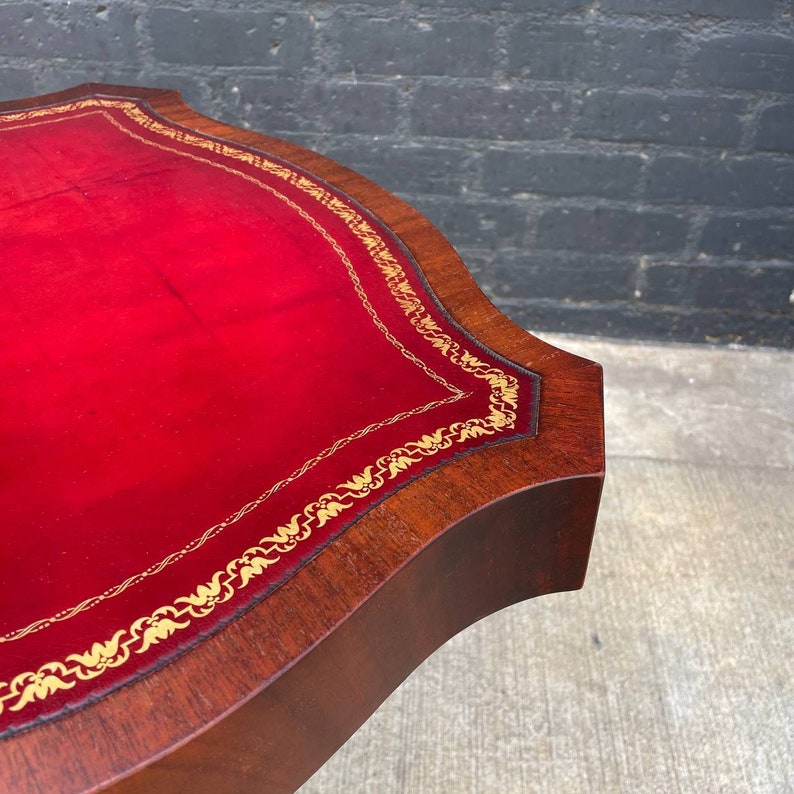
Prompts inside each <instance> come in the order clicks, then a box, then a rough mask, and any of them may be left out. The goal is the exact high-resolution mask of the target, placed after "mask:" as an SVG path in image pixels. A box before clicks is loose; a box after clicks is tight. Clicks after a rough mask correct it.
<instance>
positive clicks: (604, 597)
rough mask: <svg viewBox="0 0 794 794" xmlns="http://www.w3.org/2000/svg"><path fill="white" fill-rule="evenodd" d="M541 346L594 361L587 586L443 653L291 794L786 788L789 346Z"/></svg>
mask: <svg viewBox="0 0 794 794" xmlns="http://www.w3.org/2000/svg"><path fill="white" fill-rule="evenodd" d="M543 336H544V338H546V339H548V340H549V341H551V342H552V343H553V344H556V345H558V346H559V347H564V348H566V349H568V350H571V351H572V352H575V353H579V354H580V355H584V356H586V357H588V358H592V359H594V360H596V361H599V362H600V363H601V364H603V366H604V374H605V402H606V433H607V480H606V485H605V489H604V496H603V500H602V507H601V513H600V517H599V522H598V527H597V530H596V538H595V543H594V546H593V552H592V556H591V561H590V570H589V574H588V579H587V582H586V584H585V587H584V589H583V590H582V591H581V592H578V593H563V594H555V595H552V596H545V597H543V598H539V599H535V600H532V601H528V602H525V603H523V604H518V605H516V606H514V607H510V608H509V609H506V610H504V611H503V612H501V613H498V614H496V615H493V616H491V617H489V618H486V619H485V620H483V621H481V622H480V623H478V624H476V625H475V626H472V627H471V628H469V629H467V630H466V631H464V632H462V633H461V634H460V635H458V636H457V637H455V638H454V639H453V640H452V641H451V642H449V643H448V644H447V645H446V646H444V647H443V648H441V649H440V650H439V651H438V652H437V653H436V654H434V655H433V656H432V657H431V658H430V659H429V660H428V661H427V662H425V663H424V664H423V665H422V666H421V667H420V668H419V669H418V670H417V671H416V672H415V673H414V674H413V675H411V676H410V677H409V679H408V680H407V681H406V682H405V683H404V684H403V685H402V686H401V687H400V688H399V689H398V691H397V692H395V693H394V694H393V695H392V696H391V697H390V698H389V699H388V700H387V701H386V703H384V704H383V706H382V707H381V708H380V709H379V710H378V711H377V712H376V713H375V714H374V715H373V717H372V718H371V719H370V720H369V721H368V722H367V723H366V724H365V725H364V726H363V727H362V728H361V730H359V731H358V733H357V734H356V735H355V736H353V738H352V739H351V740H350V741H349V742H348V743H347V744H346V745H345V746H344V747H343V748H342V749H341V750H340V751H339V752H338V753H337V754H336V755H335V756H334V757H333V758H332V759H331V760H330V761H329V762H328V763H327V764H326V765H325V766H324V767H323V768H322V769H321V770H320V771H319V772H317V774H316V775H314V777H313V778H312V779H311V780H310V781H308V782H307V783H306V784H305V786H304V787H303V788H302V789H301V790H300V791H301V794H320V793H321V792H322V793H323V794H328V793H334V792H341V791H344V792H350V793H351V794H356V793H358V792H362V793H363V792H367V793H368V794H369V793H370V792H377V793H378V794H396V792H406V793H411V794H413V793H414V792H416V793H417V794H431V793H435V792H444V794H448V793H449V792H499V793H500V794H504V792H531V793H534V792H549V793H555V794H556V792H565V794H574V793H575V792H588V793H589V792H631V794H635V793H636V792H654V793H655V792H659V794H662V793H663V794H669V792H746V791H749V792H776V793H777V792H784V791H794V761H793V760H792V759H794V663H793V662H792V656H794V588H793V587H792V584H791V579H792V572H794V543H792V541H793V540H794V352H787V351H775V350H763V349H752V350H748V349H725V348H706V347H694V346H692V347H690V346H673V345H651V344H637V343H625V342H612V341H605V340H593V339H585V338H581V337H563V336H552V335H543Z"/></svg>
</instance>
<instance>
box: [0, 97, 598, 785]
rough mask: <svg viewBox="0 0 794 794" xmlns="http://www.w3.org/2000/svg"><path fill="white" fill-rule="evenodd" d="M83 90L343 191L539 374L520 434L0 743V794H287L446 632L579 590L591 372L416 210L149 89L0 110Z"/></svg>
mask: <svg viewBox="0 0 794 794" xmlns="http://www.w3.org/2000/svg"><path fill="white" fill-rule="evenodd" d="M90 95H102V96H122V97H130V98H142V99H145V100H146V101H147V102H148V104H149V105H150V106H151V107H152V108H153V109H154V110H155V111H156V112H157V113H159V114H161V115H163V116H164V117H166V118H168V119H171V120H173V121H175V122H177V123H179V124H182V125H184V126H185V127H188V128H191V129H195V130H198V131H200V132H202V133H207V134H210V135H214V136H217V137H221V138H226V139H229V140H233V141H236V142H238V143H242V144H244V145H247V146H251V147H254V148H257V149H260V150H263V151H265V152H268V153H271V154H274V155H276V156H278V157H281V158H283V159H285V160H287V161H289V162H291V163H293V164H295V165H298V166H300V167H302V168H304V169H306V170H308V171H310V172H311V173H313V174H315V175H317V176H318V177H320V178H321V179H324V180H325V181H327V182H329V183H330V184H331V185H333V186H335V187H337V188H339V189H340V190H342V191H344V192H345V193H347V194H348V195H349V196H351V197H352V198H354V199H355V200H357V201H359V202H360V203H361V204H362V205H364V206H366V207H367V208H368V209H370V210H371V211H372V212H373V213H374V214H375V215H377V216H378V217H379V218H380V219H381V220H382V221H383V222H384V223H385V224H386V225H387V226H388V227H389V228H390V229H391V230H392V231H393V232H394V233H395V234H396V235H397V236H398V237H399V238H400V240H401V241H402V242H403V243H404V244H405V246H406V247H407V248H408V249H409V250H410V252H411V253H412V255H413V256H414V258H415V259H416V261H417V262H418V263H419V265H420V267H421V270H422V272H423V273H424V275H425V277H426V279H427V282H428V284H429V285H430V288H431V290H432V291H433V292H434V293H435V295H436V297H437V298H438V300H439V301H440V303H441V304H442V305H443V306H444V307H445V309H446V310H447V312H448V313H449V315H450V316H451V317H452V318H453V319H454V320H455V321H456V322H457V323H458V324H460V325H461V326H462V327H463V328H464V329H465V330H466V331H467V332H468V333H470V334H472V335H473V336H474V337H475V338H477V339H478V340H479V341H480V342H482V343H483V344H484V345H486V346H487V347H488V348H490V349H491V350H493V351H495V352H496V353H498V354H500V355H502V356H504V357H506V358H508V359H510V360H511V361H513V362H515V363H517V364H519V365H522V366H524V367H526V368H528V369H531V370H532V371H533V372H536V373H538V374H539V375H540V377H541V385H540V408H539V419H538V433H537V436H536V437H535V438H532V439H525V440H519V441H513V442H507V443H504V444H500V445H497V446H492V447H487V448H484V449H482V450H480V451H478V452H476V453H474V454H471V455H467V456H464V457H461V458H459V459H456V460H454V461H452V462H450V463H448V464H446V465H444V466H442V467H440V468H438V469H436V470H434V471H432V472H430V473H429V474H427V475H425V476H423V477H421V478H419V479H418V480H416V481H414V482H412V483H411V484H410V485H409V486H407V487H405V488H403V489H402V490H400V491H399V492H397V493H396V494H394V495H393V496H391V497H390V498H388V499H386V500H385V501H383V502H382V503H381V504H379V505H378V506H377V507H375V508H374V509H372V510H371V511H370V512H369V513H367V514H366V515H365V516H364V517H363V518H361V519H360V520H359V521H358V522H357V523H356V524H355V525H353V526H352V527H351V528H350V529H348V530H347V531H346V532H345V533H344V534H343V535H342V536H340V537H339V538H338V539H337V540H336V541H334V542H333V543H332V544H331V545H330V546H329V547H328V548H326V549H325V550H324V551H323V552H321V553H320V554H319V555H318V556H317V557H315V558H314V559H313V560H312V561H311V562H310V563H308V564H307V565H306V566H305V567H303V568H302V569H301V570H299V571H298V572H297V573H296V574H295V575H294V576H293V577H292V578H291V579H289V580H288V581H287V582H286V583H285V584H284V585H282V586H281V587H280V588H279V589H277V590H276V591H275V592H274V593H272V594H271V595H270V596H269V597H268V598H266V599H265V600H264V601H262V602H261V603H259V604H258V605H257V606H255V607H254V608H252V609H251V610H249V611H248V612H247V613H245V614H244V615H242V616H241V617H240V618H238V619H237V620H236V621H234V622H233V623H232V624H231V625H229V626H228V627H227V628H225V629H224V630H222V631H221V632H219V633H217V634H215V635H214V636H212V637H211V638H209V639H207V640H206V641H204V642H203V643H201V644H200V645H199V646H198V647H196V648H195V649H193V650H192V651H190V652H188V653H186V654H185V655H183V656H181V657H180V658H178V659H177V660H175V661H173V662H172V663H170V664H168V665H166V666H165V667H164V668H162V669H161V670H159V671H158V672H156V673H154V674H152V675H150V676H148V677H146V678H144V679H142V680H140V681H138V682H136V683H134V684H131V685H128V686H126V687H124V688H122V689H121V690H119V691H117V692H115V693H113V694H112V695H109V696H108V697H106V698H104V699H102V700H100V701H99V702H97V703H95V704H93V705H91V706H88V707H85V708H83V709H81V710H80V711H77V712H76V713H74V714H71V715H68V716H65V717H63V718H60V719H58V720H55V721H53V722H49V723H46V724H43V725H41V726H38V727H35V728H33V729H30V730H27V731H25V732H23V733H21V734H19V735H17V736H15V737H12V738H10V739H6V740H4V741H2V742H0V789H2V790H8V791H15V792H48V793H49V792H73V791H88V790H98V789H101V788H108V790H110V791H113V792H118V793H119V794H120V793H121V792H132V791H142V792H143V791H145V792H160V791H162V792H179V791H191V792H196V791H213V792H244V791H252V792H253V791H256V792H271V791H272V792H279V791H294V790H295V789H296V788H297V787H298V786H299V785H300V784H301V783H302V782H303V781H304V780H306V779H307V778H308V777H309V775H311V774H312V772H314V771H315V770H316V769H317V768H318V767H319V766H320V765H322V763H323V762H324V761H325V760H326V759H327V758H328V757H329V756H330V755H331V754H332V753H333V752H334V751H335V750H336V749H337V748H338V747H339V746H340V745H341V744H342V743H343V742H344V741H345V740H346V739H347V738H348V737H349V736H350V735H351V734H352V733H353V732H354V731H355V730H356V728H357V727H358V726H359V725H360V724H361V723H362V722H363V721H364V720H365V719H366V718H367V716H368V715H369V714H370V713H371V712H372V711H373V710H374V709H375V708H376V707H377V705H378V704H379V703H380V702H382V701H383V699H384V698H385V697H386V696H387V695H388V694H389V693H390V692H391V691H393V690H394V689H395V687H397V686H398V685H399V683H400V682H401V681H402V680H403V679H404V678H405V676H406V675H407V674H408V673H409V672H410V671H411V670H412V669H413V668H414V667H416V665H418V664H419V663H420V662H421V661H422V660H424V659H425V658H427V656H428V655H429V654H431V653H432V652H433V651H434V650H435V649H436V648H437V647H438V646H439V645H441V644H442V643H443V642H445V641H446V640H447V639H449V638H450V637H451V636H452V635H454V634H455V633H457V632H458V631H460V630H461V629H462V628H464V627H466V626H468V625H470V624H471V623H472V622H473V621H475V620H477V619H478V618H480V617H482V616H484V615H487V614H489V613H491V612H493V611H495V610H497V609H500V608H502V607H504V606H506V605H508V604H511V603H515V602H517V601H519V600H521V599H525V598H529V597H532V596H536V595H541V594H543V593H548V592H552V591H559V590H570V589H575V588H578V587H580V586H581V583H582V581H583V577H584V573H585V568H586V564H587V558H588V554H589V549H590V543H591V539H592V532H593V527H594V523H595V517H596V512H597V508H598V501H599V496H600V491H601V484H602V479H603V471H604V458H603V420H602V404H601V369H600V367H599V366H598V365H597V364H594V363H592V362H590V361H587V360H585V359H582V358H578V357H576V356H573V355H570V354H567V353H564V352H562V351H560V350H558V349H556V348H554V347H551V346H550V345H547V344H545V343H544V342H541V341H540V340H538V339H536V338H534V337H532V336H530V335H529V334H527V333H525V332H524V331H522V330H521V329H519V328H518V327H517V326H515V325H514V324H512V323H511V322H510V321H509V320H507V319H506V318H505V317H504V316H503V315H501V314H500V313H499V312H498V311H497V310H496V309H495V308H494V307H493V306H492V305H491V304H490V303H489V302H488V301H487V300H486V299H485V297H484V296H483V295H482V293H481V292H480V290H479V289H478V288H477V286H476V284H475V283H474V281H473V279H472V278H471V276H470V275H469V274H468V272H467V271H466V269H465V267H464V266H463V264H462V263H461V261H460V259H459V258H458V257H457V255H456V254H455V252H454V251H453V249H452V248H451V246H450V245H449V243H448V242H447V241H446V240H445V239H444V237H443V236H442V235H441V234H440V233H439V232H438V231H437V230H436V229H435V228H434V227H433V226H432V225H431V224H430V223H429V222H428V221H427V220H426V219H425V218H424V217H423V216H422V215H420V214H419V213H418V212H416V211H415V210H413V209H411V208H410V207H409V206H408V205H406V204H405V203H404V202H402V201H401V200H399V199H397V198H396V197H394V196H393V195H391V194H389V193H388V192H386V191H385V190H383V189H381V188H379V187H377V186H376V185H374V184H372V183H371V182H369V181H368V180H366V179H364V178H363V177H361V176H360V175H358V174H356V173H354V172H352V171H350V170H348V169H346V168H344V167H342V166H340V165H338V164H336V163H334V162H332V161H330V160H328V159H326V158H324V157H322V156H320V155H318V154H315V153H312V152H309V151H307V150H305V149H303V148H301V147H299V146H296V145H294V144H291V143H287V142H284V141H279V140H276V139H273V138H268V137H266V136H263V135H260V134H258V133H254V132H248V131H243V130H240V129H237V128H234V127H230V126H227V125H225V124H222V123H220V122H218V121H214V120H212V119H209V118H206V117H203V116H201V115H199V114H197V113H196V112H195V111H193V110H192V109H190V108H188V107H187V106H186V105H184V104H183V103H182V102H181V100H180V99H179V96H178V95H177V94H176V93H174V92H169V91H162V90H154V89H138V88H124V87H114V86H102V85H93V84H87V85H83V86H79V87H77V88H75V89H71V90H69V91H65V92H60V93H58V94H52V95H48V96H44V97H38V98H33V99H29V100H22V101H18V102H13V103H5V104H3V105H0V110H3V111H6V110H12V109H23V108H29V107H35V106H37V105H44V104H49V103H53V102H61V101H64V100H67V99H75V98H78V97H85V96H90Z"/></svg>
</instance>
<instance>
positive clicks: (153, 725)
mask: <svg viewBox="0 0 794 794" xmlns="http://www.w3.org/2000/svg"><path fill="white" fill-rule="evenodd" d="M0 285H1V286H2V289H0V324H2V340H3V341H2V344H0V373H1V375H0V377H1V378H2V385H1V386H0V428H1V432H2V444H3V453H4V454H3V463H2V469H3V474H2V478H1V479H0V505H2V516H3V528H2V530H0V532H2V545H3V553H2V557H0V583H2V587H3V592H4V593H5V598H4V599H3V600H2V602H0V789H2V790H7V791H14V792H19V793H20V794H22V792H47V793H48V794H52V793H53V792H74V791H95V790H99V789H102V790H107V791H111V792H115V793H116V794H122V793H123V792H132V791H140V792H179V791H190V792H198V791H212V792H214V793H216V794H217V792H235V793H237V792H244V791H252V792H254V791H255V792H263V791H268V792H269V791H273V792H277V791H279V792H280V791H293V790H294V789H295V788H297V787H298V786H299V785H300V784H301V783H302V782H303V781H304V780H306V779H307V778H308V777H309V776H310V775H311V774H312V772H314V771H315V770H316V769H317V768H318V767H319V766H320V765H321V764H322V763H323V762H324V761H325V760H326V759H327V758H328V757H329V756H330V755H331V754H332V753H333V752H334V751H335V750H336V749H337V748H338V747H339V746H340V745H341V744H342V743H343V742H344V741H345V740H346V739H347V738H348V737H349V736H350V735H351V734H352V733H353V732H354V731H355V730H356V728H357V727H358V726H359V725H361V723H362V722H363V721H364V720H365V719H366V718H367V717H368V716H369V715H370V714H371V713H372V711H373V710H374V709H375V708H376V707H377V706H378V705H379V703H381V702H382V701H383V699H384V698H385V697H386V696H387V695H388V694H389V693H390V692H391V691H393V690H394V689H395V688H396V687H397V686H398V685H399V683H400V682H401V681H402V680H403V679H404V678H405V676H406V675H408V673H409V672H410V671H411V670H412V669H414V668H415V667H416V666H417V665H418V664H419V663H421V662H422V661H423V660H424V659H426V658H427V657H428V656H429V655H430V654H431V653H432V652H433V651H434V650H435V649H436V648H438V647H439V646H440V645H441V644H443V643H444V642H445V641H446V640H447V639H449V638H450V637H451V636H453V635H454V634H455V633H457V632H458V631H460V630H461V629H463V628H465V627H466V626H468V625H470V624H471V623H472V622H474V621H476V620H478V619H479V618H481V617H483V616H485V615H487V614H490V613H492V612H494V611H495V610H497V609H500V608H502V607H504V606H507V605H509V604H513V603H515V602H517V601H520V600H522V599H526V598H530V597H533V596H537V595H541V594H544V593H549V592H553V591H562V590H571V589H576V588H578V587H580V586H581V585H582V582H583V579H584V575H585V569H586V565H587V559H588V555H589V549H590V543H591V538H592V533H593V528H594V524H595V519H596V513H597V509H598V502H599V497H600V492H601V484H602V479H603V473H604V454H603V413H602V398H601V383H602V382H601V369H600V367H599V366H598V365H597V364H594V363H593V362H590V361H586V360H583V359H581V358H578V357H576V356H573V355H570V354H568V353H565V352H563V351H561V350H558V349H556V348H553V347H551V346H549V345H547V344H545V343H543V342H542V341H540V340H538V339H536V338H534V337H533V336H531V335H529V334H527V333H525V332H524V331H522V330H521V329H519V328H518V327H516V326H515V325H513V324H512V323H511V322H510V321H509V320H507V319H506V318H505V317H504V316H502V315H501V314H500V313H499V312H498V311H497V310H496V309H495V308H494V307H493V306H492V305H491V304H490V303H489V302H488V301H487V300H486V299H485V297H484V296H483V295H482V294H481V292H480V291H479V289H478V288H477V287H476V285H475V283H474V281H473V280H472V278H471V277H470V276H469V274H468V273H467V271H466V269H465V268H464V266H463V264H462V263H461V261H460V259H459V258H458V256H457V255H456V253H455V252H454V250H453V249H452V247H451V246H450V245H449V243H448V242H447V241H446V240H445V239H444V237H443V236H442V235H441V234H440V233H439V232H438V231H437V230H436V229H435V228H434V227H433V226H432V225H431V224H430V223H429V222H428V221H427V220H426V219H425V218H424V217H423V216H422V215H420V214H419V213H418V212H416V211H415V210H413V209H412V208H410V207H409V206H408V205H406V204H405V203H404V202H402V201H401V200H399V199H397V198H396V197H394V196H393V195H391V194H389V193H388V192H386V191H385V190H383V189H381V188H379V187H377V186H376V185H374V184H372V183H371V182H369V181H368V180H367V179H365V178H363V177H362V176H360V175H358V174H356V173H354V172H352V171H350V170H349V169H347V168H344V167H342V166H341V165H338V164H337V163H334V162H332V161H330V160H328V159H326V158H325V157H322V156H320V155H319V154H315V153H313V152H311V151H308V150H306V149H304V148H301V147H299V146H297V145H294V144H291V143H287V142H285V141H280V140H276V139H273V138H269V137H266V136H263V135H260V134H257V133H254V132H249V131H244V130H241V129H237V128H234V127H230V126H228V125H225V124H222V123H220V122H218V121H214V120H212V119H209V118H206V117H204V116H201V115H199V114H198V113H196V112H195V111H193V110H192V109H190V108H189V107H187V106H186V105H185V104H183V103H182V102H181V100H180V99H179V96H178V94H176V93H175V92H171V91H165V90H159V89H157V90H156V89H140V88H126V87H119V86H107V85H95V84H86V85H82V86H78V87H77V88H74V89H71V90H68V91H64V92H60V93H57V94H50V95H47V96H41V97H36V98H32V99H27V100H21V101H16V102H10V103H4V104H0Z"/></svg>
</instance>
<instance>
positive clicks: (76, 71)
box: [0, 0, 794, 346]
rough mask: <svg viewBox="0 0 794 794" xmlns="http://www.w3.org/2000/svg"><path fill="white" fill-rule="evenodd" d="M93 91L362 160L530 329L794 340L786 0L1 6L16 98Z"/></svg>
mask: <svg viewBox="0 0 794 794" xmlns="http://www.w3.org/2000/svg"><path fill="white" fill-rule="evenodd" d="M85 80H100V81H101V80H104V81H108V82H121V83H129V84H144V85H162V86H169V87H176V88H179V89H181V90H182V92H183V95H184V96H185V98H186V100H187V101H188V102H189V103H190V104H192V105H193V106H194V107H196V108H197V109H199V110H201V111H202V112H204V113H206V114H208V115H212V116H216V117H219V118H223V119H225V120H227V121H230V122H232V123H236V124H241V125H243V126H246V127H251V128H254V129H258V130H261V131H266V132H269V133H272V134H276V135H279V136H281V137H285V138H290V139H293V140H296V141H298V142H300V143H303V144H305V145H308V146H310V147H313V148H316V149H318V150H320V151H322V152H325V153H327V154H329V155H330V156H331V157H334V158H336V159H338V160H340V161H341V162H344V163H346V164H348V165H350V166H352V167H353V168H356V169H357V170H359V171H361V172H362V173H364V174H366V175H368V176H370V177H371V178H373V179H375V180H376V181H378V182H380V183H382V184H383V185H385V186H386V187H388V188H390V189H392V190H394V191H395V192H397V193H398V194H400V195H401V196H403V197H405V198H406V199H408V200H409V201H410V202H411V203H413V204H414V205H415V206H417V207H418V208H419V209H420V210H421V211H423V212H424V213H425V214H426V215H428V217H430V218H431V219H432V220H433V221H434V222H435V223H436V224H437V225H438V226H439V227H440V228H441V229H442V231H444V232H445V233H446V235H447V236H448V237H449V238H450V240H451V241H452V242H453V244H454V245H455V246H456V247H457V249H458V250H459V251H460V253H461V254H462V256H463V258H464V260H465V261H466V262H467V264H468V265H469V267H470V269H471V270H472V271H473V272H474V274H475V276H476V277H477V279H478V280H479V282H480V284H481V285H482V286H483V288H484V289H485V290H486V292H487V293H488V294H489V295H490V296H491V298H492V299H493V300H494V301H495V302H496V303H497V305H499V306H500V307H501V308H502V309H503V310H504V311H505V312H506V313H507V314H508V315H510V316H512V317H513V318H514V319H515V320H516V321H517V322H519V323H521V324H523V325H525V326H527V327H530V328H537V329H546V330H571V331H579V332H586V333H597V334H606V335H610V336H629V337H635V338H661V339H673V340H682V341H704V340H708V341H717V342H731V341H738V342H744V343H749V344H773V345H780V346H794V308H793V307H792V302H794V95H793V94H794V8H793V4H792V3H791V2H789V1H783V0H600V2H599V1H598V0H595V1H592V2H587V1H586V0H471V2H467V1H466V0H439V1H436V2H430V1H429V0H402V2H396V1H395V0H360V2H301V1H300V0H281V1H280V2H260V3H254V2H248V3H246V2H232V1H231V0H228V1H227V2H221V1H217V2H211V0H204V2H194V3H188V2H182V1H181V0H172V2H162V3H160V4H157V3H156V2H154V3H149V2H143V0H116V1H115V2H112V1H111V0H107V1H106V2H105V3H84V2H81V1H80V0H73V2H71V3H68V4H67V3H65V2H50V3H42V2H36V3H33V2H31V3H4V2H2V0H0V97H2V98H13V97H16V96H22V95H27V94H31V93H37V92H43V91H50V90H55V89H58V88H63V87H66V86H68V85H71V84H74V83H77V82H82V81H85Z"/></svg>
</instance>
